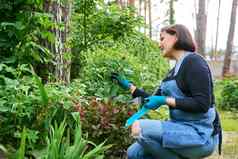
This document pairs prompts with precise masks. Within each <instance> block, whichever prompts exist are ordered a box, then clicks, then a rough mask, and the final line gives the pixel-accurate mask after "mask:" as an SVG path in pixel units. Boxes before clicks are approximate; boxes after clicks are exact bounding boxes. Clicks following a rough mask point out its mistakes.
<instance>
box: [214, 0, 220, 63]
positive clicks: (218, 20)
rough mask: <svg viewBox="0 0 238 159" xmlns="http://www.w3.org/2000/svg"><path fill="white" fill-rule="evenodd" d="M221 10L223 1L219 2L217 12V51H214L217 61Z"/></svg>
mask: <svg viewBox="0 0 238 159" xmlns="http://www.w3.org/2000/svg"><path fill="white" fill-rule="evenodd" d="M220 8H221V0H219V2H218V11H217V27H216V41H215V49H214V58H215V60H216V59H217V43H218V37H219V22H220Z"/></svg>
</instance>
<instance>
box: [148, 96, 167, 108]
mask: <svg viewBox="0 0 238 159" xmlns="http://www.w3.org/2000/svg"><path fill="white" fill-rule="evenodd" d="M145 101H146V103H145V104H144V107H146V108H148V109H157V108H159V107H160V106H161V105H164V104H166V97H165V96H149V97H148V98H145Z"/></svg>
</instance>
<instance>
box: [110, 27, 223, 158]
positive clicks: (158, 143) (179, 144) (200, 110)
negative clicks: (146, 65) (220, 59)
mask: <svg viewBox="0 0 238 159" xmlns="http://www.w3.org/2000/svg"><path fill="white" fill-rule="evenodd" d="M160 47H161V50H162V55H163V57H165V58H168V59H172V60H176V65H175V67H174V68H173V69H172V70H171V71H169V73H168V75H167V76H166V78H165V79H164V80H163V81H162V83H161V85H160V87H159V89H158V90H157V91H156V93H155V94H154V95H151V96H150V95H149V94H148V93H146V92H145V91H143V90H142V89H138V88H136V86H135V85H133V84H132V83H130V82H129V81H128V80H126V79H123V78H121V77H120V76H118V75H115V74H114V75H113V79H116V80H117V81H118V83H119V84H120V85H121V86H123V87H124V88H125V89H129V90H130V91H131V93H132V96H133V97H143V98H145V99H146V100H145V101H147V102H146V103H145V104H144V107H146V108H149V109H157V108H159V107H160V106H161V105H165V104H166V105H168V106H169V112H170V120H168V121H160V120H146V119H144V120H137V121H136V122H135V123H134V124H133V125H132V136H133V137H135V139H136V142H135V143H134V144H133V145H131V146H130V147H129V148H128V152H127V155H128V159H183V158H186V159H198V158H203V157H206V156H209V155H210V154H212V152H213V151H214V150H215V148H216V147H217V145H218V141H219V137H218V134H219V133H220V134H221V127H220V121H219V116H218V113H217V112H216V110H215V103H214V102H215V100H214V95H213V83H212V77H211V73H210V69H209V67H208V64H207V63H206V61H205V60H204V59H203V58H202V57H201V56H200V55H198V54H197V53H195V44H194V41H193V39H192V36H191V34H190V32H189V31H188V29H187V28H186V27H185V26H183V25H178V24H177V25H172V26H168V27H165V28H163V29H162V30H161V33H160ZM220 136H221V135H220ZM220 143H221V140H220Z"/></svg>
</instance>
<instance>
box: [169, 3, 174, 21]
mask: <svg viewBox="0 0 238 159" xmlns="http://www.w3.org/2000/svg"><path fill="white" fill-rule="evenodd" d="M174 13H175V11H174V0H170V1H169V24H170V25H171V24H174V23H175V19H174Z"/></svg>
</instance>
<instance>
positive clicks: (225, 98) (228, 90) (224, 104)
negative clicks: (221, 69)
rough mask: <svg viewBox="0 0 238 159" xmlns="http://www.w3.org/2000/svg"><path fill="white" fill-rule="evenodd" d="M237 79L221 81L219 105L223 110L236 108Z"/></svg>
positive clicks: (237, 99)
mask: <svg viewBox="0 0 238 159" xmlns="http://www.w3.org/2000/svg"><path fill="white" fill-rule="evenodd" d="M237 103H238V79H226V80H224V81H222V91H221V98H220V106H221V109H223V110H238V104H237Z"/></svg>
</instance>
